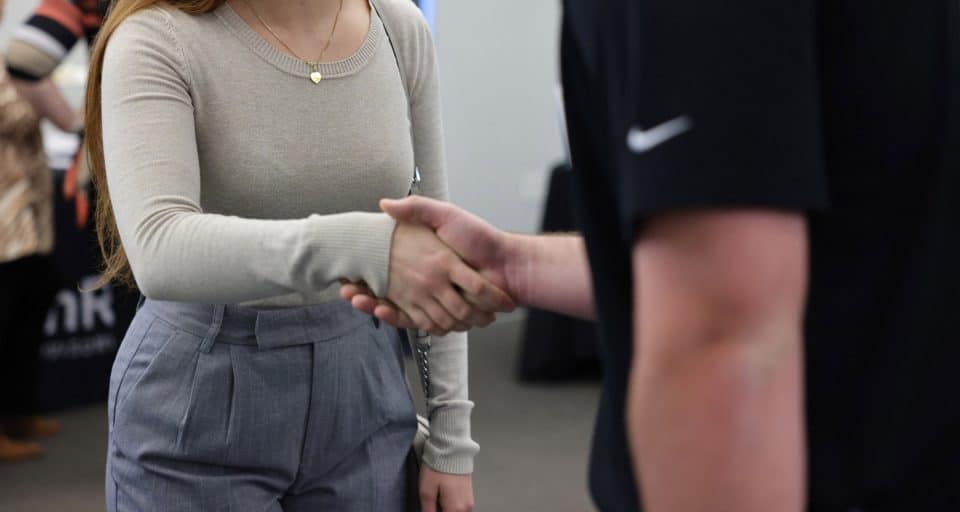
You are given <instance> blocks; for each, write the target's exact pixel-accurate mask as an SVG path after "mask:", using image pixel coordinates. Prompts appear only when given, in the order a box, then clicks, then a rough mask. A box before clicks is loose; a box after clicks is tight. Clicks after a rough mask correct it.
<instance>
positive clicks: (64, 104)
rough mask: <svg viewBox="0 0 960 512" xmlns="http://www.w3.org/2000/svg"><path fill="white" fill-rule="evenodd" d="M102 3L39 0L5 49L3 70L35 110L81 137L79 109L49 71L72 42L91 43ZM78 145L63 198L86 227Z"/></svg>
mask: <svg viewBox="0 0 960 512" xmlns="http://www.w3.org/2000/svg"><path fill="white" fill-rule="evenodd" d="M107 4H108V2H102V1H99V0H42V1H41V2H40V4H39V5H38V6H37V8H36V10H35V11H34V12H33V14H32V15H31V16H30V17H29V18H28V19H27V20H26V21H25V22H24V23H23V25H21V26H20V27H19V29H18V30H17V32H16V34H15V36H14V39H13V41H11V43H10V46H9V48H8V50H7V72H8V73H9V74H10V77H11V79H12V81H13V84H14V85H15V86H16V88H17V90H18V91H20V94H21V95H22V96H23V97H24V98H26V99H27V100H28V101H29V102H30V104H31V105H33V108H34V109H35V110H36V112H37V114H39V116H40V117H41V118H43V119H47V120H49V121H50V122H51V123H53V125H54V126H56V127H57V128H58V129H59V130H61V131H63V132H66V133H75V134H77V135H80V136H81V137H82V134H83V113H82V112H81V111H78V110H77V109H75V108H73V107H72V106H71V105H70V102H69V101H67V99H66V98H65V97H64V95H63V93H62V92H61V91H60V89H59V88H58V87H57V85H56V84H54V83H53V80H51V76H52V75H53V73H54V71H55V70H56V69H57V68H58V67H59V66H60V65H61V64H62V63H63V61H64V60H65V59H66V58H67V55H68V54H69V53H70V51H71V50H72V49H73V47H74V46H75V45H76V44H77V43H78V42H80V41H84V42H85V43H86V44H87V47H88V48H89V47H91V46H92V43H93V40H94V38H96V36H97V33H98V32H99V31H100V25H101V23H102V21H103V15H104V12H105V10H106V6H107ZM82 147H83V145H82V144H81V146H80V148H81V149H80V150H78V152H77V157H76V159H75V161H74V165H73V166H71V167H70V169H69V170H68V171H67V175H66V177H65V179H64V185H63V192H64V194H65V195H66V196H67V198H68V199H73V200H75V202H76V204H75V206H76V212H77V219H76V220H77V226H78V227H79V228H83V227H84V226H86V223H87V219H88V218H89V214H90V207H89V200H88V198H87V187H88V186H89V182H90V173H89V171H88V168H87V165H86V157H85V155H84V153H83V150H82Z"/></svg>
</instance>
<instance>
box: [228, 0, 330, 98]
mask: <svg viewBox="0 0 960 512" xmlns="http://www.w3.org/2000/svg"><path fill="white" fill-rule="evenodd" d="M243 3H245V4H247V7H249V8H250V11H251V12H253V15H254V16H256V17H257V21H259V22H260V24H261V25H263V28H265V29H267V32H270V35H272V36H273V37H274V39H276V40H277V41H278V42H279V43H280V44H281V45H283V47H284V48H286V49H287V51H288V52H290V53H292V54H293V56H294V57H296V58H298V59H300V60H302V61H303V62H305V63H306V64H307V65H308V66H310V70H311V71H310V80H312V81H313V83H315V84H319V83H320V81H321V80H323V74H322V73H320V61H321V60H323V54H325V53H327V49H328V48H330V43H332V42H333V34H334V33H335V32H336V31H337V23H338V22H339V21H340V12H341V11H343V0H340V7H338V8H337V15H336V16H335V17H334V18H333V28H331V29H330V36H329V37H327V42H326V44H324V45H323V48H321V49H320V56H318V57H317V60H316V61H312V62H311V61H309V60H307V59H304V58H303V57H301V56H300V55H299V54H298V53H297V52H295V51H293V49H292V48H290V46H288V45H287V43H285V42H283V39H280V36H278V35H277V33H276V32H274V30H273V29H272V28H270V25H268V24H267V22H266V21H263V18H261V17H260V13H258V12H257V10H256V9H254V7H253V5H251V4H250V0H243Z"/></svg>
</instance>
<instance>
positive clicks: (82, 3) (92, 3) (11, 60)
mask: <svg viewBox="0 0 960 512" xmlns="http://www.w3.org/2000/svg"><path fill="white" fill-rule="evenodd" d="M105 5H106V2H102V1H100V0H41V2H40V5H39V6H38V7H37V10H36V11H34V13H33V15H32V16H30V18H29V19H27V21H26V23H24V24H23V25H22V26H21V27H20V28H19V29H18V30H17V32H16V34H15V36H14V40H13V41H12V42H11V43H10V48H9V49H8V52H7V71H8V73H9V74H10V76H12V77H14V78H17V79H20V80H27V81H38V80H43V79H45V78H47V77H49V76H50V74H51V73H53V70H54V69H56V68H57V66H59V65H60V62H62V61H63V59H64V58H65V57H66V56H67V54H68V53H69V52H70V50H71V49H72V48H73V47H74V46H75V45H76V44H77V42H78V41H80V40H81V39H84V40H85V41H86V42H87V44H88V45H89V44H90V43H91V42H92V41H93V38H94V37H96V35H97V32H98V31H99V30H100V24H101V22H102V20H103V12H104V6H105Z"/></svg>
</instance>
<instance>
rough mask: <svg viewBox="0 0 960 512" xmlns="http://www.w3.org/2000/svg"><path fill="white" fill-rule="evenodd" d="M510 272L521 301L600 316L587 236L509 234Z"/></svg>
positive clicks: (584, 315) (513, 289)
mask: <svg viewBox="0 0 960 512" xmlns="http://www.w3.org/2000/svg"><path fill="white" fill-rule="evenodd" d="M508 240H509V242H508V250H507V253H508V256H507V261H508V263H507V271H506V272H507V276H508V279H509V280H510V282H511V292H512V293H514V294H515V295H516V296H515V297H514V299H516V300H517V301H518V302H519V303H520V304H523V305H525V306H530V307H534V308H538V309H544V310H547V311H553V312H555V313H561V314H565V315H570V316H575V317H578V318H582V319H585V320H593V319H595V317H596V312H595V306H594V297H593V281H592V278H591V276H590V265H589V262H588V261H587V252H586V248H585V246H584V242H583V237H582V236H579V235H538V236H529V235H509V239H508Z"/></svg>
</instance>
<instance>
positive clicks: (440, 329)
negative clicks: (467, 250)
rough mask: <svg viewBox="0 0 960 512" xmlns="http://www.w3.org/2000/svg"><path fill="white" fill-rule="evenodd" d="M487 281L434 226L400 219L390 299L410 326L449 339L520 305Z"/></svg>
mask: <svg viewBox="0 0 960 512" xmlns="http://www.w3.org/2000/svg"><path fill="white" fill-rule="evenodd" d="M484 277H485V276H482V275H481V274H479V273H477V272H476V271H475V270H474V269H472V268H470V266H468V265H467V264H465V263H464V262H463V261H461V259H460V257H459V256H458V255H457V254H456V253H455V252H453V251H452V250H451V249H450V248H449V247H448V246H446V245H444V243H443V242H441V241H440V239H438V238H437V234H435V233H434V232H433V229H431V227H427V226H423V225H420V224H414V223H411V222H406V221H405V220H404V219H403V218H400V219H399V222H398V223H397V228H396V231H395V232H394V236H393V245H392V248H391V252H390V286H389V289H388V290H387V296H386V299H388V300H389V301H390V303H392V304H395V305H396V306H397V307H398V308H399V310H401V311H403V312H404V314H405V315H406V318H405V319H404V323H408V324H411V325H410V326H411V327H412V326H415V327H417V328H419V329H422V330H425V331H429V332H430V333H431V334H434V335H443V334H446V333H447V332H450V331H452V330H458V331H465V330H467V329H469V328H470V327H471V326H473V325H476V324H478V323H490V322H492V315H493V313H495V312H497V311H502V310H509V309H512V308H513V307H514V306H513V301H512V300H511V298H510V297H509V296H507V295H506V294H505V293H504V292H503V291H501V290H500V289H498V286H499V285H498V283H491V280H489V278H487V279H485V278H484ZM461 294H462V295H461ZM464 296H467V297H469V298H470V302H469V303H468V302H467V301H466V300H465V299H464Z"/></svg>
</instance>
